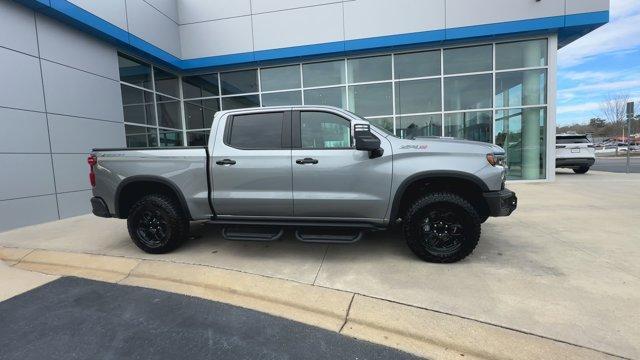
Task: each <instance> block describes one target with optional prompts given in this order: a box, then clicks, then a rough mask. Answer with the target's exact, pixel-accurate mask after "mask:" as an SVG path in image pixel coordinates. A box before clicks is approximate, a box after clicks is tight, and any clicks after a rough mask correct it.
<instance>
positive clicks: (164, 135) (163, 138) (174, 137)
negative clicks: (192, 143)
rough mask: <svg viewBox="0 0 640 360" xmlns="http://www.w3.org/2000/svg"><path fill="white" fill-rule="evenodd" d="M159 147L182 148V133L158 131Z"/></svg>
mask: <svg viewBox="0 0 640 360" xmlns="http://www.w3.org/2000/svg"><path fill="white" fill-rule="evenodd" d="M160 146H165V147H166V146H182V131H171V130H162V129H160Z"/></svg>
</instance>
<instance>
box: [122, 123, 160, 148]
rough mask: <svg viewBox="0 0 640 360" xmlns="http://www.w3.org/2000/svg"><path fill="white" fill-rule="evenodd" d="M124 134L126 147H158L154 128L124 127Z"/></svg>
mask: <svg viewBox="0 0 640 360" xmlns="http://www.w3.org/2000/svg"><path fill="white" fill-rule="evenodd" d="M124 132H125V138H126V143H127V147H130V148H138V147H156V146H158V142H157V137H158V136H157V133H156V128H152V127H144V126H133V125H125V126H124Z"/></svg>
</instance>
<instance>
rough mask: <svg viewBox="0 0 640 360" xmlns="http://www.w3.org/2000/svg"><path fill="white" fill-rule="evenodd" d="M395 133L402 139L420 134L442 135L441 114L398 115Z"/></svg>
mask: <svg viewBox="0 0 640 360" xmlns="http://www.w3.org/2000/svg"><path fill="white" fill-rule="evenodd" d="M396 135H397V136H398V137H401V138H403V139H414V138H416V137H420V136H442V115H440V114H432V115H411V116H398V118H397V121H396Z"/></svg>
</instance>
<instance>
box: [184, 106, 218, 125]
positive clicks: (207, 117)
mask: <svg viewBox="0 0 640 360" xmlns="http://www.w3.org/2000/svg"><path fill="white" fill-rule="evenodd" d="M218 110H220V106H219V104H218V99H202V100H190V101H185V102H184V116H185V123H186V124H187V129H208V128H210V127H211V122H212V121H213V116H214V115H215V113H216V112H217V111H218Z"/></svg>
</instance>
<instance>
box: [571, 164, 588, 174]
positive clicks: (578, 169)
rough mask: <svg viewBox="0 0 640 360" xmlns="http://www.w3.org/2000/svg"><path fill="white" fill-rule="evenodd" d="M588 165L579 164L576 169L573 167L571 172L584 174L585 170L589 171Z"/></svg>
mask: <svg viewBox="0 0 640 360" xmlns="http://www.w3.org/2000/svg"><path fill="white" fill-rule="evenodd" d="M589 168H590V166H580V167H579V168H577V169H573V172H574V173H576V174H585V173H586V172H587V171H589Z"/></svg>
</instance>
